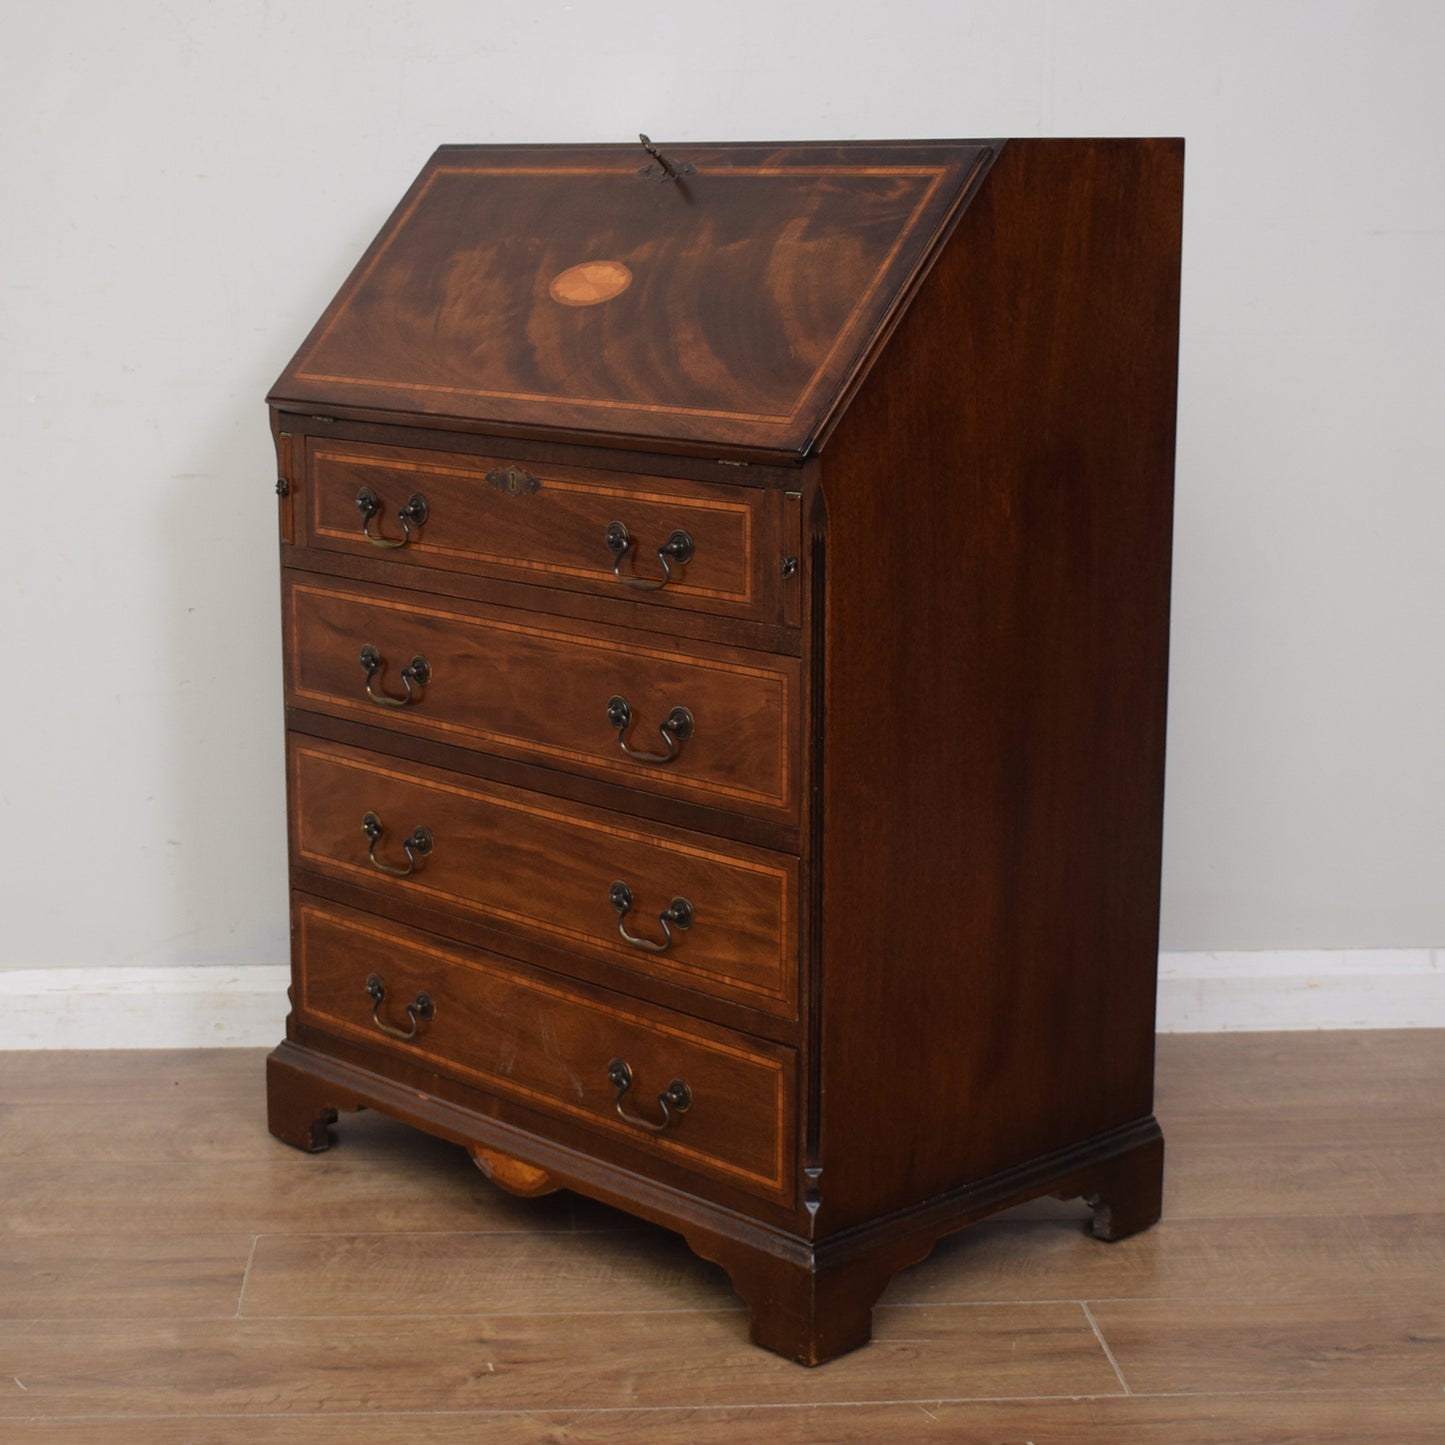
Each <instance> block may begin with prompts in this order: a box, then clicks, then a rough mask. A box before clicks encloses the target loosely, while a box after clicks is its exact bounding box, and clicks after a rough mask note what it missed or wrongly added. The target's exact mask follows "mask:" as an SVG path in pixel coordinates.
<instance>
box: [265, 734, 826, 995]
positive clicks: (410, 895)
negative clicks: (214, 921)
mask: <svg viewBox="0 0 1445 1445" xmlns="http://www.w3.org/2000/svg"><path fill="white" fill-rule="evenodd" d="M291 807H292V819H293V824H294V828H295V841H294V843H293V855H294V857H295V858H296V861H297V862H298V864H300V865H301V866H302V867H305V868H307V869H309V870H312V871H314V872H317V873H323V874H327V875H329V876H331V877H335V878H341V879H345V880H347V881H349V882H351V883H354V884H361V885H365V886H369V887H372V888H375V889H377V890H378V891H379V892H380V893H381V895H382V896H383V897H385V898H387V899H388V900H389V901H390V903H391V906H393V907H402V908H404V907H405V906H406V905H407V903H408V902H412V903H414V902H417V901H424V902H426V903H429V904H430V905H431V906H432V908H433V910H436V909H441V910H444V911H447V912H451V913H454V914H457V915H472V916H475V917H478V918H480V919H484V920H486V921H487V922H489V923H491V924H493V925H494V926H496V927H498V928H500V929H501V930H502V931H504V932H508V933H511V934H514V935H516V936H517V939H518V942H517V943H516V944H514V945H513V946H514V947H522V946H525V941H526V940H530V941H532V942H533V943H537V942H540V943H543V944H550V945H554V946H560V947H562V948H564V949H566V950H568V951H570V952H573V953H578V954H583V955H588V956H591V957H594V958H600V959H602V960H604V961H606V962H607V963H609V964H611V965H613V966H614V967H621V968H625V969H629V970H634V971H637V972H639V973H647V974H649V975H652V976H654V977H661V978H665V979H668V980H670V981H672V982H674V983H680V984H683V985H684V986H686V987H689V988H695V989H700V990H703V991H705V992H709V993H716V994H718V995H719V996H720V997H724V998H732V999H735V1000H737V1001H739V1002H743V1003H749V1004H752V1005H754V1006H755V1007H758V1008H761V1009H765V1010H767V1011H768V1012H771V1013H778V1014H781V1015H783V1016H784V1017H786V1018H796V1017H797V1014H798V995H797V927H798V915H797V907H798V903H797V897H798V860H797V859H796V858H793V857H789V856H788V855H786V854H781V853H767V852H765V851H764V850H762V849H760V848H748V847H745V846H744V845H743V844H740V843H728V842H723V841H721V840H718V839H714V838H709V837H707V836H706V835H704V834H700V833H687V832H684V831H683V830H682V829H680V828H665V827H662V826H661V825H659V824H651V825H649V826H648V827H647V828H645V829H643V828H637V827H632V828H628V827H626V826H624V825H623V824H622V823H621V822H620V821H619V820H618V818H617V816H616V814H613V813H607V812H604V811H603V810H601V809H599V808H584V807H582V806H580V805H578V804H575V803H563V802H557V801H554V800H551V799H548V798H545V797H541V796H539V795H538V794H535V793H528V792H524V791H522V790H521V789H518V788H506V787H503V786H501V785H500V784H496V783H481V782H478V781H477V780H475V779H471V778H463V777H457V776H455V775H453V774H448V773H444V772H441V771H439V770H437V769H434V768H426V767H423V766H421V765H419V764H416V763H404V764H403V763H398V762H396V761H394V760H392V759H390V758H387V757H386V756H384V755H379V754H376V753H366V752H360V751H357V750H355V749H351V748H342V747H338V746H336V745H335V744H330V743H320V742H311V741H306V740H303V739H299V738H297V739H294V740H293V742H292V746H291ZM368 814H369V815H371V816H372V817H373V818H375V819H376V820H377V823H376V826H377V827H378V829H380V830H382V836H381V837H380V838H379V839H378V841H377V842H376V843H375V844H373V843H371V842H370V840H369V838H368V835H367V833H366V832H365V831H364V827H363V822H364V819H365V818H366V817H367V815H368ZM418 827H424V828H426V829H427V830H428V833H429V835H430V838H431V842H430V846H429V849H428V851H427V852H426V853H425V854H418V855H416V856H415V861H414V863H412V864H410V865H409V864H408V860H407V857H406V854H405V850H404V845H405V842H406V840H407V838H408V837H409V836H410V835H411V834H412V833H413V832H414V831H415V829H416V828H418ZM373 859H375V861H373ZM378 865H380V866H378ZM408 867H410V871H409V872H406V873H405V874H400V873H396V872H393V873H390V874H388V873H386V872H384V871H382V870H383V869H385V868H391V869H402V868H408ZM615 882H622V883H624V884H626V885H627V886H628V888H629V889H630V890H631V892H632V895H633V900H634V904H633V908H632V909H631V911H630V912H629V913H628V914H627V915H626V916H625V917H623V918H621V919H619V915H618V911H617V909H616V907H615V905H614V904H613V903H612V902H611V901H610V898H609V890H610V889H611V887H612V885H613V884H614V883H615ZM678 896H681V897H683V898H685V899H686V900H687V901H688V903H689V904H690V905H691V907H692V909H693V916H692V920H691V922H690V924H689V926H688V927H687V928H685V929H678V928H675V929H674V930H673V941H672V944H671V946H670V947H669V948H668V949H667V951H666V952H663V953H650V952H648V951H647V950H646V949H643V948H641V947H639V946H637V945H633V944H629V943H627V942H626V941H625V940H624V939H623V937H622V935H621V933H620V932H619V928H618V924H619V922H622V923H623V924H625V925H626V927H627V929H628V931H629V932H630V933H632V934H633V935H634V936H636V937H641V938H642V939H644V941H646V942H649V943H657V942H661V941H663V940H664V937H665V936H664V934H663V932H662V930H661V928H660V926H659V924H658V919H657V915H658V914H659V913H661V912H662V911H663V910H665V909H666V908H667V907H668V906H669V904H670V903H671V902H672V900H673V899H674V898H675V897H678Z"/></svg>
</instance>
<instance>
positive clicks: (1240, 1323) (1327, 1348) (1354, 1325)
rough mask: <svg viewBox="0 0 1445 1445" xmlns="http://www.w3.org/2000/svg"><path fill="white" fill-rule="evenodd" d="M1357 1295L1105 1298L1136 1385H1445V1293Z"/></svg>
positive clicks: (1157, 1388)
mask: <svg viewBox="0 0 1445 1445" xmlns="http://www.w3.org/2000/svg"><path fill="white" fill-rule="evenodd" d="M1421 1285H1422V1287H1424V1288H1426V1289H1430V1288H1431V1287H1433V1291H1432V1293H1430V1294H1426V1295H1414V1296H1409V1295H1407V1296H1400V1295H1395V1294H1391V1295H1375V1296H1360V1295H1355V1296H1352V1297H1350V1298H1348V1299H1310V1300H1279V1299H1263V1300H1261V1299H1252V1298H1248V1297H1246V1298H1244V1299H1232V1300H1120V1299H1114V1300H1101V1301H1096V1302H1094V1303H1093V1304H1091V1305H1090V1310H1091V1312H1092V1314H1093V1317H1094V1320H1095V1322H1096V1323H1097V1324H1098V1326H1099V1330H1100V1333H1101V1334H1102V1336H1103V1338H1104V1339H1105V1340H1106V1341H1107V1343H1108V1345H1109V1348H1110V1350H1111V1351H1112V1352H1113V1355H1114V1359H1115V1360H1116V1361H1117V1363H1118V1366H1119V1369H1120V1372H1121V1373H1122V1375H1123V1377H1124V1380H1125V1382H1126V1383H1127V1384H1128V1386H1129V1388H1130V1390H1133V1391H1137V1392H1138V1393H1140V1394H1168V1393H1174V1392H1180V1393H1187V1392H1199V1391H1220V1390H1224V1389H1229V1390H1233V1391H1239V1392H1245V1393H1248V1392H1254V1391H1266V1390H1311V1389H1313V1390H1370V1389H1382V1388H1385V1387H1389V1386H1412V1387H1418V1388H1419V1389H1420V1390H1422V1391H1428V1392H1430V1393H1431V1394H1432V1397H1433V1396H1435V1395H1438V1394H1439V1393H1440V1391H1441V1388H1442V1385H1445V1290H1442V1288H1441V1281H1440V1280H1439V1279H1438V1278H1436V1279H1434V1280H1424V1281H1421Z"/></svg>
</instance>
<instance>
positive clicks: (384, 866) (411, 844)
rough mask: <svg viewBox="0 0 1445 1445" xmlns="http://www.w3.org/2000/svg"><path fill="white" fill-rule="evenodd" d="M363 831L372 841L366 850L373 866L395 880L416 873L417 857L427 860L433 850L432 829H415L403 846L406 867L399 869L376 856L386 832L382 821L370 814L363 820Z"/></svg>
mask: <svg viewBox="0 0 1445 1445" xmlns="http://www.w3.org/2000/svg"><path fill="white" fill-rule="evenodd" d="M361 831H362V832H363V833H365V834H366V836H367V837H368V838H370V839H371V846H370V847H369V848H368V849H367V850H366V856H367V857H368V858H370V859H371V866H372V867H373V868H375V869H376V870H377V871H378V872H380V873H390V874H391V876H392V877H393V878H407V877H409V876H410V875H411V874H413V873H415V872H416V866H417V865H416V860H417V857H418V856H420V857H422V858H425V857H426V855H427V854H428V853H430V852H431V850H432V836H431V829H430V828H414V829H413V830H412V834H411V837H410V838H408V839H406V840H405V842H403V843H402V845H401V848H402V852H404V853H405V854H406V867H405V868H399V867H398V866H397V865H396V864H395V863H383V862H382V861H381V859H380V858H378V857H377V856H376V845H377V844H378V843H379V842H380V841H381V835H382V832H383V831H384V830H383V828H382V826H381V819H380V818H378V817H377V816H376V814H375V813H368V814H366V816H365V817H364V818H362V820H361Z"/></svg>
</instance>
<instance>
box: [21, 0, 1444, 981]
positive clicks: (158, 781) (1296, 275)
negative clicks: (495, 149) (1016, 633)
mask: <svg viewBox="0 0 1445 1445" xmlns="http://www.w3.org/2000/svg"><path fill="white" fill-rule="evenodd" d="M0 55H3V56H4V57H5V82H4V85H3V87H0V136H3V137H4V145H3V151H0V170H3V178H0V243H3V254H0V337H3V357H0V365H3V384H0V408H3V411H0V416H3V424H0V438H3V462H4V470H3V473H0V478H3V480H0V485H3V488H4V491H3V496H4V500H5V505H4V507H3V512H0V516H3V522H0V526H3V528H4V543H3V553H0V557H3V561H0V568H3V571H0V617H3V626H4V634H3V635H4V647H3V660H4V674H5V675H4V684H3V689H4V704H3V709H0V743H3V753H0V756H3V765H0V766H3V773H0V809H3V817H0V889H3V896H0V908H3V918H4V925H5V926H4V930H3V936H0V966H3V967H6V968H10V969H37V968H46V967H55V966H61V967H70V966H81V965H86V966H92V967H93V966H115V965H133V966H147V967H149V966H165V965H181V964H214V965H225V966H227V967H232V966H235V965H241V964H253V963H254V964H275V963H278V962H280V961H282V960H283V959H284V957H285V944H286V923H285V874H284V828H283V817H282V809H283V797H282V770H281V722H282V715H281V702H280V689H279V677H280V671H279V669H280V645H279V628H278V615H277V605H276V559H275V544H274V498H273V496H272V491H271V488H272V481H273V478H274V462H273V458H272V453H271V449H270V440H269V435H268V432H267V424H266V416H265V412H264V409H263V406H262V398H263V396H264V394H265V392H266V389H267V387H268V385H269V383H270V382H271V380H272V379H273V378H274V376H275V375H276V373H277V372H279V370H280V369H281V367H282V365H283V363H284V362H285V361H286V360H287V358H288V357H289V355H290V352H291V350H292V349H293V348H294V346H295V345H296V344H297V343H298V342H299V341H300V339H301V337H302V336H303V335H304V334H305V332H306V330H307V328H308V327H309V325H310V323H311V322H312V321H313V320H314V318H315V317H316V315H317V314H318V313H319V312H320V310H321V308H322V307H323V305H324V304H325V302H326V301H327V300H328V299H329V297H330V296H331V294H332V292H333V291H334V289H335V288H336V286H337V285H338V284H339V283H340V281H341V280H342V278H343V277H344V276H345V274H346V272H347V271H348V269H349V268H350V266H351V264H352V262H353V261H354V260H355V259H356V257H357V256H358V254H359V253H360V251H361V249H362V248H363V247H364V246H365V244H366V243H367V241H368V240H369V239H370V238H371V236H372V235H373V234H374V232H375V231H376V229H377V228H378V226H379V225H380V223H381V221H382V220H383V218H384V217H385V215H386V214H387V212H388V211H389V210H390V208H391V206H392V205H393V203H394V202H395V201H396V200H397V199H398V197H399V196H400V195H401V193H402V191H403V190H404V188H405V187H406V185H407V184H408V182H409V181H410V180H411V178H412V177H413V175H414V174H415V173H416V171H417V170H418V169H419V168H420V166H421V164H422V162H423V160H424V159H425V157H426V156H427V154H428V153H429V152H430V151H431V150H432V148H433V147H434V146H435V145H437V144H438V143H440V142H444V141H474V142H482V141H564V140H570V141H601V140H610V141H617V140H627V139H629V138H630V137H632V136H633V135H635V134H636V132H637V131H638V130H646V131H648V132H649V133H650V134H651V135H652V136H654V137H655V138H657V139H658V140H659V141H662V142H668V143H671V144H673V145H674V146H676V145H678V144H681V143H685V142H687V141H688V140H706V139H770V138H771V139H778V138H787V139H803V138H815V137H816V138H822V137H889V136H905V137H906V136H976V135H1010V134H1014V135H1038V134H1058V135H1067V134H1110V133H1112V134H1182V135H1184V136H1186V137H1187V138H1188V143H1189V148H1188V160H1187V191H1188V199H1187V219H1186V242H1185V284H1184V317H1183V350H1182V370H1181V412H1180V426H1179V477H1178V530H1177V548H1176V592H1175V599H1176V600H1175V614H1174V646H1173V684H1172V708H1171V719H1170V749H1171V753H1170V771H1169V794H1168V819H1167V846H1166V868H1165V907H1164V937H1163V945H1164V947H1165V948H1166V949H1170V950H1174V951H1189V950H1208V951H1215V952H1221V951H1223V952H1227V951H1230V950H1236V951H1237V950H1252V949H1312V950H1342V949H1376V950H1379V949H1392V948H1405V947H1416V948H1431V947H1434V946H1437V945H1441V944H1445V822H1442V815H1445V645H1442V639H1441V636H1440V634H1441V631H1442V622H1445V560H1442V558H1445V553H1442V538H1445V485H1442V481H1445V478H1442V463H1441V456H1442V448H1441V444H1440V429H1441V422H1442V415H1441V413H1442V401H1445V366H1442V341H1441V338H1442V336H1445V283H1442V277H1445V139H1442V138H1445V108H1442V105H1441V102H1440V99H1439V94H1440V87H1439V70H1440V62H1441V60H1442V57H1445V6H1442V5H1439V4H1437V3H1427V0H1421V3H1417V4H1410V3H1402V0H1365V3H1345V0H1338V3H1324V0H1320V3H1285V0H1253V3H1248V4H1240V3H1222V0H1205V3H1184V4H1169V3H1163V0H1140V3H1096V4H1074V3H1067V0H1032V3H1028V0H1014V3H1002V0H1001V3H996V4H967V3H946V4H945V3H939V4H928V3H921V0H912V3H909V0H895V3H891V4H888V5H876V4H866V5H865V4H856V3H851V0H806V3H804V0H798V3H793V4H786V3H779V0H773V3H768V4H760V3H756V0H739V3H730V4H726V5H687V4H677V3H673V4H662V3H647V4H640V3H631V0H628V3H612V4H605V5H603V4H592V5H589V4H585V3H577V4H571V5H567V4H556V3H551V0H528V3H524V4H518V3H515V0H511V3H507V4H505V5H501V4H490V3H478V0H437V3H430V4H428V3H409V4H403V3H390V4H388V3H377V0H372V3H363V0H316V3H303V0H271V3H266V0H237V3H231V4H202V3H198V0H171V3H162V0H124V3H116V0H92V3H83V0H48V3H45V4H34V5H22V4H18V3H12V4H9V5H6V6H4V7H3V9H0ZM1431 957H1433V958H1438V957H1439V955H1432V956H1431Z"/></svg>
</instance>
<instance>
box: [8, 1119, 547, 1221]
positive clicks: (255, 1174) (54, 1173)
mask: <svg viewBox="0 0 1445 1445" xmlns="http://www.w3.org/2000/svg"><path fill="white" fill-rule="evenodd" d="M273 1142H274V1141H273ZM285 1147H286V1146H285V1145H281V1144H277V1145H276V1148H277V1149H278V1150H282V1149H285ZM287 1152H288V1153H289V1152H291V1151H287ZM571 1223H572V1210H571V1204H570V1201H569V1199H568V1198H567V1196H566V1195H563V1194H555V1195H549V1196H546V1197H544V1198H541V1199H531V1200H522V1199H517V1198H515V1197H514V1196H512V1195H509V1194H505V1193H503V1192H502V1191H501V1190H499V1189H497V1188H496V1187H495V1186H494V1185H492V1184H490V1183H489V1182H488V1181H487V1180H486V1179H485V1178H483V1176H482V1174H481V1173H480V1171H478V1170H477V1169H476V1168H475V1166H474V1165H473V1164H472V1163H471V1161H470V1160H469V1159H468V1158H467V1156H466V1154H465V1153H464V1152H463V1151H462V1150H460V1149H458V1150H455V1151H452V1153H451V1154H450V1155H449V1156H448V1157H447V1158H446V1159H445V1160H444V1161H443V1162H441V1163H440V1164H439V1163H438V1162H437V1161H436V1160H428V1161H427V1164H426V1166H425V1167H416V1168H413V1167H412V1165H411V1163H410V1161H409V1160H407V1159H406V1158H395V1159H393V1160H392V1161H391V1164H390V1167H376V1166H375V1163H374V1161H368V1160H366V1159H365V1158H362V1157H359V1156H353V1157H352V1158H351V1159H349V1160H348V1159H343V1158H342V1157H341V1156H340V1154H339V1152H338V1153H337V1154H321V1155H318V1156H315V1157H313V1158H312V1159H311V1160H310V1167H309V1168H302V1169H298V1168H296V1167H295V1165H294V1164H293V1163H292V1161H291V1160H290V1159H289V1158H286V1157H283V1156H280V1155H278V1156H277V1157H275V1158H271V1159H267V1160H264V1161H257V1162H251V1161H245V1160H242V1161H226V1160H221V1161H219V1162H216V1163H209V1162H206V1161H204V1160H194V1161H183V1162H180V1163H176V1164H128V1163H116V1162H110V1163H106V1162H101V1163H96V1164H91V1163H87V1162H84V1161H80V1160H72V1161H70V1162H68V1163H52V1162H45V1163H40V1164H32V1163H27V1162H21V1163H19V1164H10V1165H7V1166H6V1167H5V1169H4V1170H3V1173H0V1238H3V1237H4V1236H6V1235H17V1236H21V1237H26V1236H30V1235H68V1234H94V1233H95V1232H96V1231H97V1230H99V1229H102V1228H103V1229H105V1230H106V1231H107V1232H109V1233H111V1234H115V1235H119V1236H125V1235H144V1234H160V1235H168V1234H198V1233H217V1234H226V1233H232V1232H249V1233H256V1234H262V1233H266V1234H274V1233H279V1232H283V1231H291V1232H299V1233H312V1232H315V1231H316V1230H317V1229H318V1228H319V1229H323V1230H336V1231H361V1230H393V1229H396V1230H404V1231H410V1232H416V1231H419V1230H434V1229H440V1230H449V1231H451V1230H469V1231H476V1230H526V1231H533V1230H545V1229H569V1228H571Z"/></svg>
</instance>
